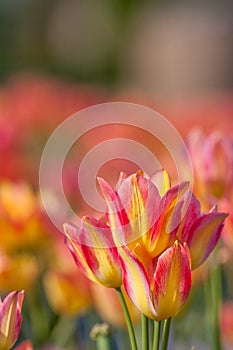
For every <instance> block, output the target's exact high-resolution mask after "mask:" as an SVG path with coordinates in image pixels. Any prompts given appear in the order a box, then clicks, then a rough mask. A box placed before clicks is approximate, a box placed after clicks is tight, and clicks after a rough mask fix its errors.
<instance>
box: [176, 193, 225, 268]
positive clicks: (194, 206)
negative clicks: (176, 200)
mask: <svg viewBox="0 0 233 350" xmlns="http://www.w3.org/2000/svg"><path fill="white" fill-rule="evenodd" d="M188 198H190V203H189V206H188V209H187V211H186V213H185V216H184V217H183V219H182V221H181V222H180V225H179V227H178V231H177V233H176V236H177V238H178V239H179V240H180V241H181V242H186V244H187V246H188V247H189V249H190V256H191V267H192V269H195V268H197V267H198V266H200V265H201V264H202V263H203V262H204V261H205V260H206V259H207V258H208V256H209V255H210V253H211V252H212V251H213V250H214V248H215V246H216V245H217V243H218V241H219V239H220V236H221V232H222V229H223V226H224V220H225V219H226V217H227V215H228V214H226V213H217V212H216V207H213V208H212V209H211V210H210V211H209V212H204V213H201V211H200V202H199V201H198V200H197V199H196V197H195V196H194V195H193V194H192V195H191V197H189V196H188ZM180 211H182V209H181V208H180Z"/></svg>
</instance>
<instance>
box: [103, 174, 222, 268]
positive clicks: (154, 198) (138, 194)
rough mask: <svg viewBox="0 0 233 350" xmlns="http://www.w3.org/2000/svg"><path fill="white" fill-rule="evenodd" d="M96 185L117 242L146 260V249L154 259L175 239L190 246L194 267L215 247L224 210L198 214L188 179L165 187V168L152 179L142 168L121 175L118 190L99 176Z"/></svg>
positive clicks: (167, 182) (195, 200) (166, 181)
mask: <svg viewBox="0 0 233 350" xmlns="http://www.w3.org/2000/svg"><path fill="white" fill-rule="evenodd" d="M99 183H100V186H101V189H102V192H103V194H104V197H105V199H106V201H107V206H108V211H107V219H108V221H109V225H110V227H111V230H112V234H113V237H114V240H115V243H116V244H117V245H122V244H125V245H127V246H128V247H129V249H130V250H131V251H134V250H137V254H139V255H140V254H141V255H143V258H144V259H145V256H146V255H147V254H146V253H145V251H147V253H148V254H149V255H150V256H151V257H152V258H154V257H156V256H158V255H159V254H161V253H162V252H163V251H164V250H165V249H167V248H168V247H170V246H172V244H173V243H174V242H175V240H176V239H178V240H179V241H180V242H183V243H187V245H188V247H189V249H190V254H191V262H192V269H194V268H196V267H198V266H200V265H201V264H202V263H203V262H204V261H205V260H206V259H207V257H208V256H209V255H210V253H211V252H212V251H213V249H214V248H215V246H216V244H217V242H218V240H219V238H220V235H221V231H222V229H223V222H224V220H225V218H226V216H227V214H225V213H217V212H216V208H215V207H214V208H212V209H211V211H209V212H206V213H201V211H200V203H199V201H198V200H197V199H196V197H195V196H194V195H193V194H192V192H191V191H189V190H188V189H189V184H188V183H187V182H183V183H181V184H179V185H177V186H173V187H171V188H169V181H168V177H167V174H166V172H165V171H158V172H156V173H155V174H154V175H152V177H150V178H149V177H148V176H147V175H145V174H144V173H142V172H138V173H137V174H133V175H131V176H129V177H128V178H126V179H125V178H124V179H122V180H121V182H120V183H119V185H118V188H117V191H114V190H113V189H112V188H111V187H110V186H109V185H108V184H107V183H106V182H105V181H104V180H103V179H99ZM156 185H157V186H158V188H157V187H156ZM160 194H161V195H162V198H161V197H160ZM139 250H141V253H139Z"/></svg>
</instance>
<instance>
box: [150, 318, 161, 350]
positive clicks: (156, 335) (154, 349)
mask: <svg viewBox="0 0 233 350" xmlns="http://www.w3.org/2000/svg"><path fill="white" fill-rule="evenodd" d="M160 330H161V322H160V321H159V322H156V321H154V336H153V347H152V350H159V343H160Z"/></svg>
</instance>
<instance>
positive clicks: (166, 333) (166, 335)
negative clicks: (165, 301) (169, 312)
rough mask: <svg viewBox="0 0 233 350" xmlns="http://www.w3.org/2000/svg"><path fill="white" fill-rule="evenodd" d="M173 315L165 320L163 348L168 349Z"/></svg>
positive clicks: (163, 349)
mask: <svg viewBox="0 0 233 350" xmlns="http://www.w3.org/2000/svg"><path fill="white" fill-rule="evenodd" d="M170 325H171V317H170V318H167V319H166V320H165V321H164V326H163V337H162V350H167V345H168V339H169V333H170Z"/></svg>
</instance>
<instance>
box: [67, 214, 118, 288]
mask: <svg viewBox="0 0 233 350" xmlns="http://www.w3.org/2000/svg"><path fill="white" fill-rule="evenodd" d="M64 231H65V235H66V244H67V246H68V248H69V250H70V252H71V254H72V255H73V258H74V260H75V262H76V264H77V266H78V267H79V268H80V269H81V271H82V272H83V273H84V274H85V275H86V276H87V277H88V278H89V279H90V280H92V281H94V282H97V283H100V284H103V285H105V286H106V287H111V288H117V287H120V286H121V284H122V274H121V267H120V260H119V256H118V251H117V248H116V247H114V246H113V240H112V236H111V231H110V228H109V227H108V226H107V225H106V224H104V223H102V222H101V221H99V220H96V219H94V218H89V217H84V218H83V219H82V225H81V229H80V230H78V229H77V228H76V227H75V226H73V225H70V224H64Z"/></svg>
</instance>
